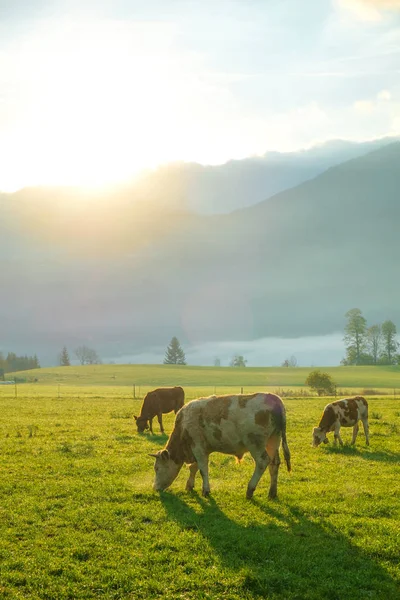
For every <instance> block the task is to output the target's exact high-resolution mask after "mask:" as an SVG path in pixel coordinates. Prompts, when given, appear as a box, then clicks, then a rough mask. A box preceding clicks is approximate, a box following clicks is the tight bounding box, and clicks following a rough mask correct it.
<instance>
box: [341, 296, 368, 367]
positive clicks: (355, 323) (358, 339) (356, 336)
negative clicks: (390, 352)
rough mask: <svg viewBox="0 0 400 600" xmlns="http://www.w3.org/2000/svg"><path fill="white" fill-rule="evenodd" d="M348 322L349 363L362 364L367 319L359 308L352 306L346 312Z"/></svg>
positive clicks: (345, 340)
mask: <svg viewBox="0 0 400 600" xmlns="http://www.w3.org/2000/svg"><path fill="white" fill-rule="evenodd" d="M345 316H346V318H347V324H346V326H345V328H344V331H345V335H344V342H345V344H347V346H346V354H347V362H348V364H356V365H359V364H361V353H362V351H363V350H364V347H365V342H366V337H365V331H366V327H367V321H366V319H365V318H364V317H363V316H362V313H361V310H360V309H359V308H352V309H351V310H349V311H347V313H346V315H345Z"/></svg>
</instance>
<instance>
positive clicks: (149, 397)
mask: <svg viewBox="0 0 400 600" xmlns="http://www.w3.org/2000/svg"><path fill="white" fill-rule="evenodd" d="M184 403H185V392H184V391H183V389H182V388H181V387H173V388H158V389H156V390H153V391H152V392H149V393H148V394H146V396H145V398H144V400H143V404H142V408H141V409H140V415H139V416H138V417H135V421H136V425H137V430H138V433H143V431H144V430H145V429H149V428H150V431H151V433H153V419H154V417H157V419H158V422H159V423H160V429H161V433H164V427H163V424H162V415H163V413H164V414H165V413H169V412H171V411H172V410H173V411H174V412H175V414H176V413H177V412H178V410H179V409H180V408H182V406H183V405H184Z"/></svg>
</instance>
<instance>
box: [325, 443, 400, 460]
mask: <svg viewBox="0 0 400 600" xmlns="http://www.w3.org/2000/svg"><path fill="white" fill-rule="evenodd" d="M324 451H325V452H327V453H328V454H344V455H345V456H358V457H359V458H363V459H364V460H375V461H381V462H395V463H400V452H391V451H390V450H389V451H388V450H378V451H375V452H374V451H373V450H368V449H363V450H360V449H359V448H356V447H355V446H347V445H345V446H342V447H341V446H326V447H325V448H324Z"/></svg>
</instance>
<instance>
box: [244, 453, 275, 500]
mask: <svg viewBox="0 0 400 600" xmlns="http://www.w3.org/2000/svg"><path fill="white" fill-rule="evenodd" d="M249 451H250V454H251V455H252V457H253V459H254V462H255V467H254V473H253V477H252V478H251V479H250V481H249V483H248V486H247V492H246V498H248V499H250V498H252V497H253V494H254V490H255V489H256V487H257V484H258V482H259V481H260V479H261V476H262V474H263V473H264V471H265V469H266V468H267V467H268V465H269V463H270V462H271V460H270V458H269V456H268V453H267V451H266V450H265V448H262V449H260V448H249Z"/></svg>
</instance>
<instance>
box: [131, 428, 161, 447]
mask: <svg viewBox="0 0 400 600" xmlns="http://www.w3.org/2000/svg"><path fill="white" fill-rule="evenodd" d="M138 435H141V436H143V437H144V438H145V439H146V440H147V441H148V442H150V443H151V444H157V445H158V446H165V444H166V443H167V440H168V435H167V434H166V433H150V431H149V432H147V431H146V432H145V433H139V434H138Z"/></svg>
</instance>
